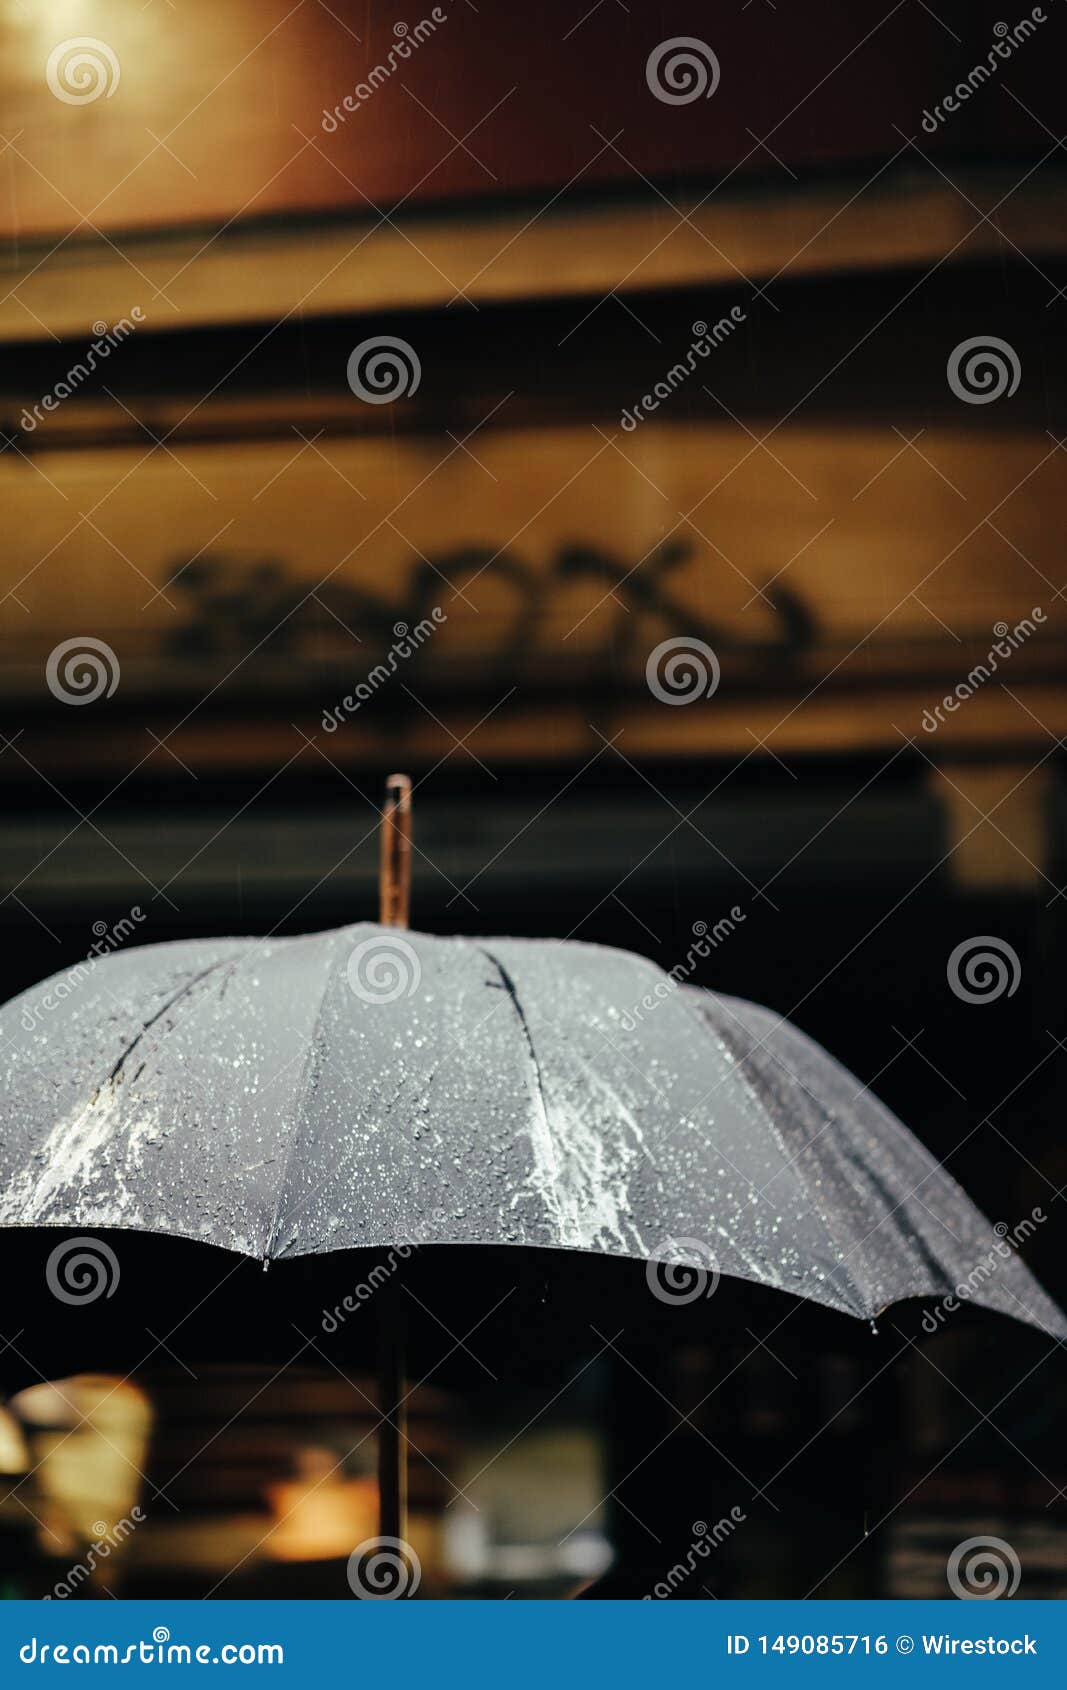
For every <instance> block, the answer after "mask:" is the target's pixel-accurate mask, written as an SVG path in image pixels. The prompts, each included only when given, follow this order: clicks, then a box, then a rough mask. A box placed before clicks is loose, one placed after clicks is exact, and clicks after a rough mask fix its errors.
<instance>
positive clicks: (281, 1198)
mask: <svg viewBox="0 0 1067 1690" xmlns="http://www.w3.org/2000/svg"><path fill="white" fill-rule="evenodd" d="M339 931H340V932H347V931H348V929H346V928H341V929H339ZM332 967H333V947H332V946H329V947H327V960H326V966H325V967H324V969H323V975H322V990H321V992H320V993H319V1001H318V1004H317V1006H316V1009H315V1017H314V1020H313V1021H312V1023H311V1031H310V1034H309V1036H308V1041H307V1049H306V1050H305V1052H304V1060H303V1062H302V1063H301V1069H300V1076H301V1078H300V1095H301V1109H300V1116H299V1119H298V1120H297V1121H296V1123H295V1125H294V1127H293V1132H292V1135H291V1137H290V1140H289V1145H288V1148H287V1150H286V1153H285V1166H284V1167H283V1169H282V1172H281V1177H280V1179H279V1181H278V1197H277V1201H276V1203H275V1205H274V1214H273V1215H272V1217H271V1223H270V1230H269V1232H268V1233H267V1241H266V1243H265V1244H264V1246H263V1266H264V1268H266V1267H267V1266H268V1265H269V1263H270V1262H271V1261H272V1260H273V1256H272V1252H273V1249H274V1244H275V1241H276V1239H277V1237H278V1228H279V1226H280V1225H281V1219H282V1207H283V1205H284V1203H285V1200H286V1197H287V1195H288V1189H289V1169H290V1168H291V1167H292V1165H293V1156H294V1154H295V1151H296V1142H297V1139H298V1138H299V1137H300V1136H301V1134H302V1133H303V1130H304V1126H305V1124H306V1123H305V1119H304V1110H303V1102H302V1100H303V1096H304V1095H305V1087H304V1080H305V1078H306V1076H307V1071H308V1068H309V1067H310V1065H311V1061H312V1058H313V1055H314V1051H315V1040H316V1036H317V1034H318V1031H319V1021H320V1019H321V1017H322V1006H323V1004H324V1003H325V1001H326V993H327V990H328V989H329V984H330V971H331V969H332ZM308 1195H309V1194H308V1193H305V1195H304V1197H303V1198H302V1199H301V1201H302V1202H306V1201H307V1196H308ZM297 1207H299V1204H298V1205H297Z"/></svg>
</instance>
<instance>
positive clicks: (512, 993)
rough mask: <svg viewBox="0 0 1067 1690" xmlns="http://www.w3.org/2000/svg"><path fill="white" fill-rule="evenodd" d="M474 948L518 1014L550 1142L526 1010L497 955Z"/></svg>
mask: <svg viewBox="0 0 1067 1690" xmlns="http://www.w3.org/2000/svg"><path fill="white" fill-rule="evenodd" d="M475 949H476V950H478V951H480V952H481V953H482V955H483V956H484V957H485V958H486V959H487V960H488V961H489V962H491V963H492V965H493V967H494V968H495V969H496V971H497V973H498V974H499V976H500V981H501V984H502V986H503V988H504V990H505V991H506V992H507V994H508V997H509V998H510V999H511V1002H512V1005H513V1007H514V1010H515V1014H516V1015H517V1016H518V1019H519V1025H520V1026H521V1028H522V1031H523V1036H524V1038H525V1040H526V1048H527V1050H528V1051H529V1053H530V1061H531V1063H532V1064H533V1071H534V1077H535V1079H536V1081H537V1095H538V1097H539V1099H540V1102H541V1115H542V1117H543V1119H544V1123H545V1128H546V1132H548V1133H549V1144H551V1137H550V1129H549V1115H548V1095H547V1093H546V1091H545V1077H544V1075H543V1073H542V1072H541V1062H540V1059H539V1057H538V1055H537V1047H536V1045H535V1044H534V1041H533V1034H532V1032H531V1031H530V1023H529V1022H528V1021H527V1019H526V1011H525V1010H524V1009H523V1007H522V1000H521V998H520V997H519V993H518V988H517V987H516V985H515V982H514V980H513V979H512V978H511V975H510V974H509V973H508V971H507V969H506V968H505V967H504V964H503V963H502V962H501V961H500V959H499V957H496V956H494V955H493V953H492V951H490V950H487V949H486V947H485V946H484V945H476V946H475Z"/></svg>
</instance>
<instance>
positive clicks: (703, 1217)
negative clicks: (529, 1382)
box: [0, 923, 1067, 1337]
mask: <svg viewBox="0 0 1067 1690" xmlns="http://www.w3.org/2000/svg"><path fill="white" fill-rule="evenodd" d="M0 1049H2V1052H3V1055H2V1058H0V1063H2V1069H3V1086H2V1092H0V1224H3V1225H6V1226H21V1227H25V1226H57V1227H59V1226H62V1227H68V1228H69V1227H76V1228H80V1229H94V1228H99V1229H105V1228H124V1229H136V1230H143V1231H148V1232H157V1233H165V1234H171V1235H177V1236H180V1237H185V1238H191V1239H196V1240H201V1241H203V1242H206V1243H210V1244H215V1245H220V1246H222V1247H224V1248H226V1249H228V1250H231V1251H238V1252H242V1253H244V1254H247V1255H250V1256H254V1257H260V1258H262V1259H263V1260H264V1261H267V1260H272V1259H277V1258H285V1257H294V1256H301V1255H315V1254H321V1253H325V1252H328V1251H335V1250H347V1249H364V1248H368V1247H372V1246H390V1245H395V1244H397V1243H401V1242H402V1243H406V1244H413V1245H457V1244H462V1245H496V1246H499V1245H509V1246H515V1245H527V1246H539V1247H542V1248H549V1249H556V1250H566V1251H583V1252H594V1253H599V1254H602V1255H605V1256H616V1257H635V1258H639V1259H644V1260H648V1261H661V1262H663V1263H665V1264H667V1265H666V1266H665V1267H664V1269H663V1272H664V1274H665V1275H667V1276H669V1275H670V1274H671V1273H672V1272H674V1271H675V1268H674V1267H673V1266H672V1265H671V1264H683V1265H685V1264H687V1265H688V1266H689V1267H691V1268H693V1269H695V1270H697V1271H699V1272H701V1273H704V1274H705V1275H706V1274H709V1273H714V1274H719V1273H721V1274H723V1275H728V1276H733V1277H735V1278H738V1279H742V1280H750V1281H754V1282H756V1283H757V1284H760V1285H764V1286H771V1287H774V1288H777V1289H780V1290H785V1291H789V1292H792V1293H794V1294H795V1295H797V1296H800V1297H803V1298H809V1299H811V1300H813V1301H815V1302H818V1303H822V1304H825V1305H828V1306H829V1307H831V1308H833V1309H838V1310H841V1311H843V1312H845V1313H847V1314H851V1315H854V1316H859V1317H868V1318H869V1317H873V1316H874V1315H875V1314H877V1313H878V1312H880V1311H881V1310H882V1309H883V1308H884V1307H885V1306H886V1305H887V1304H889V1303H891V1302H894V1301H896V1300H899V1299H904V1298H911V1297H940V1296H946V1295H953V1294H956V1293H957V1292H958V1290H959V1288H960V1287H961V1285H962V1286H964V1287H965V1295H966V1296H967V1297H968V1298H969V1300H971V1301H973V1302H974V1303H976V1304H980V1305H983V1306H985V1307H987V1308H991V1309H996V1310H999V1311H1000V1312H1001V1313H1004V1314H1010V1315H1014V1316H1016V1317H1018V1318H1019V1319H1022V1320H1024V1321H1028V1322H1030V1323H1031V1324H1032V1325H1034V1326H1036V1327H1038V1328H1039V1329H1040V1330H1042V1331H1045V1332H1048V1333H1050V1334H1054V1335H1056V1336H1058V1337H1067V1321H1065V1319H1064V1317H1063V1315H1062V1314H1061V1313H1060V1311H1059V1310H1058V1309H1057V1308H1056V1306H1055V1305H1054V1304H1053V1303H1052V1302H1051V1301H1050V1299H1049V1298H1048V1297H1047V1296H1046V1295H1045V1294H1044V1292H1043V1291H1042V1290H1041V1288H1040V1287H1039V1286H1038V1284H1037V1283H1036V1281H1035V1280H1034V1279H1033V1277H1032V1276H1031V1274H1030V1273H1029V1272H1028V1270H1027V1269H1026V1268H1025V1267H1024V1265H1023V1263H1022V1262H1021V1260H1020V1259H1019V1258H1018V1256H1017V1255H1016V1254H1015V1253H1014V1250H1013V1249H1012V1248H1011V1247H1010V1246H1009V1244H1007V1243H1006V1242H1005V1241H1004V1239H1003V1236H1002V1233H1003V1230H1004V1229H1003V1228H994V1226H993V1225H992V1224H991V1223H990V1222H989V1221H987V1220H985V1219H984V1218H983V1216H982V1215H981V1214H980V1213H979V1212H978V1211H977V1209H975V1207H974V1206H973V1205H972V1203H971V1202H970V1200H969V1199H968V1198H967V1196H966V1195H965V1193H964V1192H963V1191H962V1190H961V1189H960V1187H959V1186H958V1185H957V1184H956V1183H955V1181H953V1180H952V1179H951V1178H950V1177H949V1176H948V1175H947V1174H946V1173H945V1171H944V1170H943V1169H942V1168H941V1167H940V1166H939V1164H937V1163H936V1162H935V1160H934V1159H933V1157H932V1156H931V1155H930V1154H929V1153H928V1152H927V1151H926V1150H925V1149H924V1148H923V1146H922V1145H921V1144H920V1143H919V1142H918V1141H917V1140H916V1139H915V1138H914V1137H913V1136H912V1135H911V1133H909V1132H908V1131H907V1129H906V1128H905V1127H903V1126H902V1125H901V1123H900V1122H899V1121H898V1120H896V1118H895V1117H894V1116H893V1115H892V1114H891V1113H890V1112H889V1111H888V1110H887V1109H886V1108H885V1107H884V1106H883V1105H882V1104H880V1103H879V1102H878V1101H877V1100H876V1099H875V1098H874V1097H872V1095H871V1094H870V1093H869V1092H868V1091H866V1090H865V1088H864V1087H863V1086H862V1085H861V1084H860V1083H859V1082H858V1081H857V1080H856V1079H855V1078H854V1077H853V1076H852V1075H850V1074H849V1073H847V1072H846V1070H845V1069H843V1068H842V1067H841V1066H840V1065H839V1064H838V1063H837V1062H835V1061H834V1060H833V1058H831V1057H829V1056H828V1055H827V1054H826V1053H825V1052H824V1051H822V1050H821V1049H820V1048H819V1047H818V1046H817V1045H815V1044H814V1043H812V1041H811V1040H809V1039H808V1038H806V1037H805V1036H804V1035H803V1034H802V1033H800V1032H799V1031H797V1030H796V1029H795V1028H793V1027H791V1026H790V1025H789V1024H788V1023H786V1022H783V1021H781V1020H780V1019H779V1018H778V1017H776V1016H775V1015H774V1014H772V1013H771V1012H770V1011H768V1010H765V1009H760V1008H757V1007H756V1006H754V1005H752V1004H749V1003H744V1002H741V1001H739V1000H737V999H733V998H728V997H722V996H717V995H714V994H712V993H709V992H702V991H696V990H693V989H690V988H688V987H685V986H678V985H676V983H675V981H674V980H672V979H671V978H670V976H668V975H666V974H664V973H663V972H662V971H661V970H660V969H658V968H657V967H655V966H654V965H653V964H651V963H650V962H648V961H647V960H645V959H643V958H640V957H637V956H633V955H630V954H628V953H625V952H621V951H616V950H609V949H605V948H601V947H598V946H593V945H585V944H576V943H559V942H548V941H534V940H523V939H484V940H483V939H477V940H475V939H464V938H439V937H434V936H431V935H427V934H418V933H407V932H405V933H401V932H398V931H396V930H395V929H391V928H383V927H379V926H377V925H373V924H370V923H365V924H359V925H355V926H351V927H344V928H340V929H337V930H335V931H332V932H327V933H320V934H314V935H311V936H309V937H305V938H295V939H271V940H265V941H264V940H255V939H232V940H215V941H210V942H200V941H188V942H187V941H182V942H178V943H173V944H163V945H153V946H147V947H144V948H143V949H140V950H133V951H130V952H128V953H125V954H115V955H112V956H109V957H106V958H103V959H101V960H99V961H97V962H96V963H94V964H93V965H92V966H91V967H87V966H82V967H81V968H80V969H76V970H73V971H72V972H71V973H70V974H68V975H66V976H63V975H59V976H56V977H54V978H53V979H52V980H50V981H46V982H45V983H43V984H42V985H40V986H37V987H34V988H33V989H32V990H30V991H28V992H26V993H24V994H23V995H22V996H21V997H19V998H16V999H14V1000H13V1001H12V1002H11V1003H9V1004H8V1005H6V1007H5V1008H4V1009H3V1010H2V1011H0Z"/></svg>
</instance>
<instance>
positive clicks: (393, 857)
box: [378, 775, 411, 927]
mask: <svg viewBox="0 0 1067 1690" xmlns="http://www.w3.org/2000/svg"><path fill="white" fill-rule="evenodd" d="M378 905H379V907H378V920H379V921H380V923H381V925H382V926H383V927H406V926H407V925H408V919H409V914H410V908H411V778H410V776H408V775H389V776H388V777H387V778H386V782H385V804H384V805H383V807H382V828H381V862H380V868H379V874H378Z"/></svg>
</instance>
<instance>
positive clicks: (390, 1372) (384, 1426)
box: [378, 1286, 408, 1542]
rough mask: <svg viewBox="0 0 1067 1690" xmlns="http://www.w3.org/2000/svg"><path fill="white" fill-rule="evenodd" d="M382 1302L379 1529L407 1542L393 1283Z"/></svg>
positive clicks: (398, 1317) (398, 1314)
mask: <svg viewBox="0 0 1067 1690" xmlns="http://www.w3.org/2000/svg"><path fill="white" fill-rule="evenodd" d="M378 1296H379V1301H380V1303H381V1326H380V1332H379V1346H380V1347H379V1358H378V1412H379V1414H380V1416H381V1420H380V1423H379V1426H378V1531H379V1533H380V1535H381V1536H382V1537H385V1538H396V1539H398V1540H400V1541H402V1542H406V1541H407V1524H408V1520H407V1514H408V1461H407V1452H408V1441H407V1404H406V1402H405V1401H404V1394H405V1386H404V1348H405V1345H404V1322H403V1318H402V1310H401V1308H400V1299H399V1295H398V1294H397V1291H396V1290H395V1289H394V1288H393V1287H392V1286H383V1287H382V1288H381V1290H380V1291H379V1293H378Z"/></svg>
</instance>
